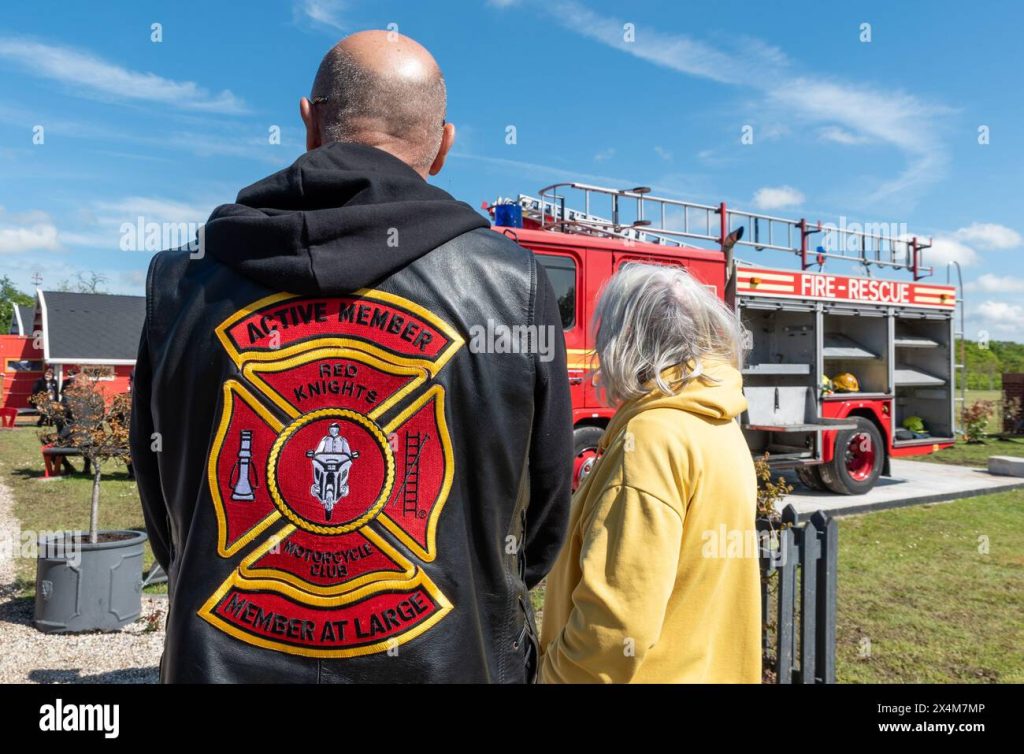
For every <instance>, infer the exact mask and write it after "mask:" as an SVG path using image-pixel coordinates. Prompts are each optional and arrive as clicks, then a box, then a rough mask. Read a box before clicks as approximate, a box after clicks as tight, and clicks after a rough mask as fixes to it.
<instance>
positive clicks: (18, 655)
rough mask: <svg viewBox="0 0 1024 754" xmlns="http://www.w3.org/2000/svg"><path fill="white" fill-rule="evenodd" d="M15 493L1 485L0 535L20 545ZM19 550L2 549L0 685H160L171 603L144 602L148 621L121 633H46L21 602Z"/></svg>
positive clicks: (25, 602) (29, 604) (28, 605)
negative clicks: (16, 579) (16, 562)
mask: <svg viewBox="0 0 1024 754" xmlns="http://www.w3.org/2000/svg"><path fill="white" fill-rule="evenodd" d="M13 511H14V500H13V498H12V496H11V491H10V489H9V488H8V487H6V486H5V485H4V484H3V483H2V482H0V533H2V534H0V536H3V537H4V538H7V537H10V539H8V541H12V542H15V543H17V542H19V541H20V540H19V532H20V529H21V527H20V525H19V524H18V521H17V519H16V518H15V517H14V512H13ZM12 550H13V548H9V547H0V683H156V682H157V680H158V674H157V666H158V664H159V662H160V652H161V650H162V648H163V643H164V631H163V625H164V617H165V615H166V612H167V600H166V599H164V598H159V597H147V596H145V595H143V597H142V617H141V618H140V619H139V620H137V621H136V622H135V623H133V624H131V625H130V626H127V627H126V628H124V629H122V630H121V631H117V632H114V633H89V634H64V635H58V634H44V633H40V632H39V631H37V630H36V629H35V628H34V627H33V626H32V610H33V604H32V600H31V599H24V598H18V597H17V596H16V595H17V587H16V586H15V584H14V574H15V570H14V557H15V553H14V552H12Z"/></svg>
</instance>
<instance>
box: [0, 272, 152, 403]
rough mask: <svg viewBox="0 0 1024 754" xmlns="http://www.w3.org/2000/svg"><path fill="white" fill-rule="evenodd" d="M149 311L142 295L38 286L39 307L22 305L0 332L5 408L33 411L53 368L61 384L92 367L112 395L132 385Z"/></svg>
mask: <svg viewBox="0 0 1024 754" xmlns="http://www.w3.org/2000/svg"><path fill="white" fill-rule="evenodd" d="M145 313H146V299H145V298H144V297H142V296H115V295H109V294H102V293H67V292H64V291H37V292H36V301H35V306H34V307H16V308H15V311H14V316H13V318H12V322H11V324H10V328H9V333H10V334H8V335H0V365H2V367H3V372H2V374H3V379H2V382H3V390H2V394H0V407H2V408H16V409H18V410H19V411H28V410H31V406H30V405H29V400H28V399H29V397H30V396H31V393H32V387H33V385H34V384H35V381H36V380H38V379H39V378H40V377H41V376H42V375H43V372H44V371H45V369H46V368H47V367H50V368H52V369H53V371H54V376H55V377H56V378H57V381H58V383H63V381H64V380H65V379H66V378H67V376H68V375H69V374H70V373H72V372H74V371H77V370H87V371H88V372H89V373H90V374H91V375H93V376H94V378H95V379H97V380H98V381H99V382H100V385H101V388H102V390H103V392H104V393H106V394H107V395H111V396H112V395H116V394H117V393H123V392H126V391H127V390H128V382H129V378H130V375H131V373H132V370H133V369H134V368H135V356H136V353H137V350H138V346H139V336H140V335H141V333H142V322H143V320H144V318H145Z"/></svg>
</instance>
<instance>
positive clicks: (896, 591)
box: [837, 490, 1024, 683]
mask: <svg viewBox="0 0 1024 754" xmlns="http://www.w3.org/2000/svg"><path fill="white" fill-rule="evenodd" d="M982 538H987V541H988V547H989V552H988V553H987V554H983V553H982V552H980V551H979V547H980V542H981V541H982ZM839 542H840V553H839V595H838V631H837V633H838V638H837V676H838V679H839V681H840V682H844V683H851V682H853V683H966V682H1001V683H1021V682H1024V621H1022V619H1021V616H1022V615H1024V492H1022V491H1020V490H1017V491H1011V492H1004V493H999V494H995V495H986V496H983V497H975V498H970V499H967V500H959V501H956V502H953V503H939V504H934V505H922V506H914V507H910V508H900V509H897V510H891V511H881V512H877V513H869V514H865V515H861V516H853V517H849V518H843V519H842V520H841V522H840V524H839ZM865 640H866V641H867V642H870V645H869V651H867V652H865V649H868V645H867V644H866V643H865Z"/></svg>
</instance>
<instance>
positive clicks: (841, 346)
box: [821, 333, 878, 359]
mask: <svg viewBox="0 0 1024 754" xmlns="http://www.w3.org/2000/svg"><path fill="white" fill-rule="evenodd" d="M821 353H822V356H824V357H825V358H826V359H877V358H878V354H877V353H874V352H872V351H869V350H868V349H866V348H864V346H862V345H861V344H860V343H858V342H857V341H855V340H854V339H853V338H851V337H849V336H846V335H842V334H840V333H831V334H828V333H826V335H825V340H824V348H823V349H822V352H821Z"/></svg>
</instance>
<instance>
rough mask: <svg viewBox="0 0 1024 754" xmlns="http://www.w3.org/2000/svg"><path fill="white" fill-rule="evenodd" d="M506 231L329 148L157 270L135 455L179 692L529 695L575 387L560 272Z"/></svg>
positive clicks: (388, 161) (405, 175)
mask: <svg viewBox="0 0 1024 754" xmlns="http://www.w3.org/2000/svg"><path fill="white" fill-rule="evenodd" d="M485 226H486V222H485V221H484V220H483V219H482V218H481V217H480V216H479V215H478V214H476V213H475V212H473V211H472V210H471V209H470V208H468V207H467V206H466V205H464V204H461V203H459V202H455V201H454V200H453V199H451V197H449V196H448V195H447V194H445V193H444V192H443V191H441V190H440V189H437V188H434V187H432V186H430V185H429V184H427V183H426V182H425V181H423V180H422V179H421V178H419V176H418V175H416V174H415V173H414V172H413V171H412V170H411V169H410V168H408V167H407V166H405V165H404V164H403V163H401V162H399V161H398V160H397V159H395V158H393V157H391V156H390V155H387V154H386V153H384V152H381V151H379V150H376V149H372V148H369V147H358V146H355V145H341V144H333V145H330V146H328V147H322V148H321V149H318V150H315V151H314V152H310V153H307V154H306V155H304V156H303V157H302V158H300V159H299V160H298V161H297V162H296V163H295V165H293V166H292V167H291V168H288V169H286V170H284V171H282V172H281V173H278V174H275V175H274V176H271V177H270V178H267V179H265V180H264V181H261V182H260V183H257V184H255V185H254V186H251V187H249V188H248V189H245V190H243V191H242V192H241V193H240V194H239V199H238V203H237V204H234V205H226V206H224V207H221V208H218V210H216V211H215V212H214V215H213V216H212V217H211V219H210V221H209V222H208V223H207V225H206V243H205V246H204V247H203V248H202V249H201V250H200V251H199V252H194V253H192V254H190V253H189V251H188V250H176V251H167V252H162V253H160V254H158V255H157V256H156V257H155V258H154V260H153V262H152V265H151V267H150V271H149V276H148V282H147V319H146V325H145V328H144V331H143V337H142V343H141V344H140V349H139V356H138V363H137V367H136V376H135V385H134V391H133V416H132V457H133V461H134V463H135V473H136V476H137V479H138V484H139V491H140V495H141V498H142V503H143V510H144V513H145V519H146V526H147V529H148V531H149V534H150V537H151V542H152V546H153V550H154V553H155V555H156V558H157V560H158V561H159V562H160V563H161V564H162V565H163V566H164V567H165V569H166V570H167V573H168V576H169V590H170V599H169V605H170V607H169V615H168V618H167V638H166V645H165V651H164V655H163V660H162V663H161V678H162V679H163V680H164V681H165V682H196V681H198V682H360V681H363V682H513V683H514V682H523V681H528V680H531V678H532V667H531V663H532V659H531V658H532V656H533V655H534V654H535V652H536V640H535V638H534V637H535V635H536V631H535V625H534V619H533V614H532V610H531V607H530V600H529V595H528V589H529V588H531V587H533V586H534V585H535V584H536V583H537V582H538V581H540V579H541V578H543V576H544V574H546V572H547V571H548V569H549V567H550V566H551V565H552V563H553V561H554V558H555V557H556V555H557V553H558V550H559V548H560V546H561V544H562V540H563V537H564V533H565V526H566V523H567V516H568V505H569V483H570V475H571V415H570V405H569V395H568V381H567V379H566V374H565V353H564V342H563V339H562V335H561V325H560V320H559V316H558V310H557V305H556V302H555V301H554V297H553V294H552V291H551V288H550V284H549V283H548V281H547V277H546V275H545V274H544V272H543V267H542V266H540V265H538V264H537V263H536V261H535V260H534V258H533V256H532V254H530V253H529V252H528V251H526V250H524V249H522V248H521V247H519V246H518V245H517V244H515V243H514V242H512V241H510V240H509V239H507V238H505V237H503V236H501V235H499V234H497V233H494V232H493V231H491V230H489V229H487V228H486V227H485ZM282 291H284V292H282ZM516 327H518V328H519V329H518V330H516V329H515V328H516ZM503 328H507V329H503ZM538 328H539V329H538ZM545 329H546V331H545V335H542V336H541V340H539V341H537V340H534V341H532V347H530V346H531V344H530V343H527V342H524V336H528V335H529V334H531V333H532V334H538V333H539V332H540V330H545ZM552 334H553V335H554V336H555V337H554V338H553V340H547V341H545V338H550V337H551V335H552ZM503 335H511V336H512V337H511V340H510V339H509V338H505V339H504V340H503V339H502V338H503ZM516 338H519V340H518V341H516V340H515V339H516ZM545 342H547V344H548V345H549V346H551V347H552V349H551V350H550V351H546V350H545V349H544V348H542V347H543V346H544V345H545ZM517 343H518V347H517ZM538 351H539V352H538Z"/></svg>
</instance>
